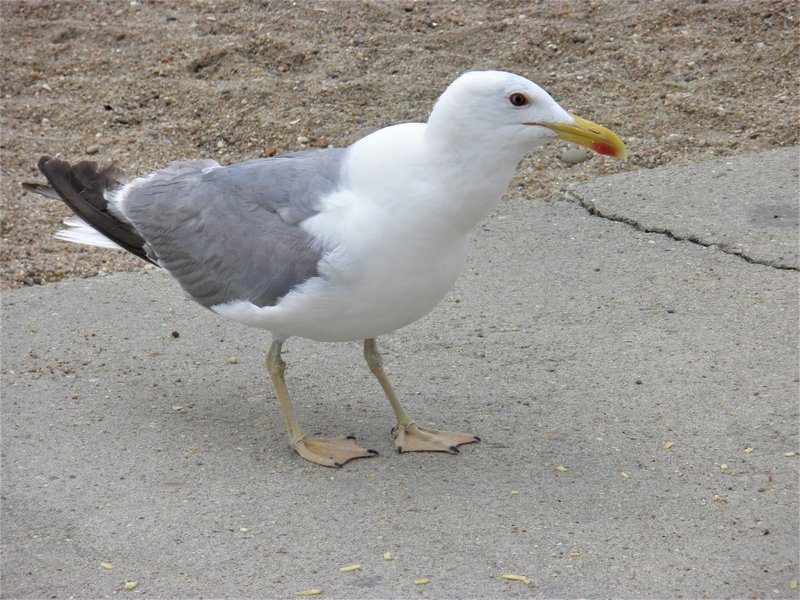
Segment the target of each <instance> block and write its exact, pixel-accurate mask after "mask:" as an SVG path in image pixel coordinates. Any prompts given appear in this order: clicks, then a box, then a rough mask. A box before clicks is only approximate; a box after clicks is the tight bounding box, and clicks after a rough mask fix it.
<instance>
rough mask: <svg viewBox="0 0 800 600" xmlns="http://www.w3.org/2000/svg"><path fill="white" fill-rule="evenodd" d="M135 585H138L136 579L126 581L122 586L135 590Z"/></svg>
mask: <svg viewBox="0 0 800 600" xmlns="http://www.w3.org/2000/svg"><path fill="white" fill-rule="evenodd" d="M137 585H139V582H138V581H126V582H125V585H124V586H123V587H124V588H125V589H126V590H135V589H136V586H137Z"/></svg>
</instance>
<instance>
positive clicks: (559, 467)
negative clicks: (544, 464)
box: [555, 465, 569, 473]
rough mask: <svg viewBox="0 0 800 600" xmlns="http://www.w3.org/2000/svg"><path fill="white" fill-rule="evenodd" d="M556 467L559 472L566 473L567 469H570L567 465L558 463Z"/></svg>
mask: <svg viewBox="0 0 800 600" xmlns="http://www.w3.org/2000/svg"><path fill="white" fill-rule="evenodd" d="M555 469H556V471H558V472H559V473H566V472H567V471H569V469H568V468H567V467H563V466H561V465H556V467H555Z"/></svg>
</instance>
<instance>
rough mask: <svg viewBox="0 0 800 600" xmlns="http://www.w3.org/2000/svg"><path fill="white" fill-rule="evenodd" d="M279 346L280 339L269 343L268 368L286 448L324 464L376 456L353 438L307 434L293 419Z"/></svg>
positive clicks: (341, 462) (284, 365)
mask: <svg viewBox="0 0 800 600" xmlns="http://www.w3.org/2000/svg"><path fill="white" fill-rule="evenodd" d="M282 345H283V344H282V342H281V341H279V340H275V341H273V342H272V346H270V349H269V352H268V353H267V371H268V372H269V376H270V379H272V385H273V386H274V387H275V394H276V395H277V396H278V402H279V403H280V405H281V412H282V413H283V420H284V421H286V427H287V428H288V429H289V447H291V448H292V449H293V450H294V451H295V452H297V453H298V454H299V455H300V456H302V457H303V458H305V459H306V460H309V461H311V462H313V463H317V464H318V465H323V466H326V467H341V466H342V465H343V464H345V463H346V462H348V461H350V460H353V459H354V458H366V457H370V456H375V455H377V454H378V453H377V452H376V451H375V450H368V449H366V448H362V447H361V446H359V445H358V444H356V443H355V441H354V438H352V437H339V438H321V437H309V436H308V435H306V433H305V432H304V431H303V428H302V427H300V425H299V424H298V422H297V419H295V417H294V411H293V410H292V405H291V404H290V403H289V392H288V390H287V389H286V380H285V379H284V373H285V371H286V363H285V362H283V359H282V358H281V346H282Z"/></svg>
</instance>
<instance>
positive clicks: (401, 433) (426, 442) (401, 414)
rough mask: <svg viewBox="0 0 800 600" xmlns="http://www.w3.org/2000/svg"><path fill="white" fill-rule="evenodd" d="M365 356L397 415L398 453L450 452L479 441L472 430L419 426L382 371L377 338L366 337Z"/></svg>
mask: <svg viewBox="0 0 800 600" xmlns="http://www.w3.org/2000/svg"><path fill="white" fill-rule="evenodd" d="M364 358H365V359H367V365H369V370H370V371H372V374H373V375H375V378H376V379H377V380H378V383H380V384H381V387H382V388H383V392H384V393H385V394H386V397H387V398H388V399H389V404H391V405H392V410H393V411H394V414H395V416H396V417H397V425H395V426H394V428H393V429H392V434H393V435H394V445H395V448H397V451H398V452H449V453H450V454H457V453H458V446H460V445H461V444H471V443H472V442H479V441H480V438H479V437H478V436H475V435H472V434H471V433H462V432H460V431H441V430H439V429H431V428H430V427H423V426H421V425H417V424H416V423H415V422H414V420H413V419H412V418H411V417H410V416H408V413H407V412H406V411H405V409H404V408H403V406H402V405H401V404H400V401H399V400H398V399H397V396H396V395H395V393H394V389H392V384H391V383H389V379H388V378H387V377H386V373H385V372H384V371H383V359H382V358H381V355H380V352H378V347H377V345H376V344H375V338H370V339H368V340H364Z"/></svg>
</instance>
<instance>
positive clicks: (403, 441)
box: [392, 423, 481, 454]
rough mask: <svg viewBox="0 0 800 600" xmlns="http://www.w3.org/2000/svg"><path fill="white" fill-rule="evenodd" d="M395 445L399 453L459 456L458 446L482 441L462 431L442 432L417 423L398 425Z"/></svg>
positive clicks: (393, 430)
mask: <svg viewBox="0 0 800 600" xmlns="http://www.w3.org/2000/svg"><path fill="white" fill-rule="evenodd" d="M392 435H394V445H395V448H397V451H398V452H399V453H401V454H402V453H403V452H448V453H450V454H458V453H459V450H458V446H461V445H462V444H472V443H473V442H479V441H481V438H479V437H478V436H476V435H472V434H471V433H462V432H461V431H442V430H440V429H432V428H430V427H422V426H420V425H417V424H416V423H408V424H407V425H399V424H398V425H396V426H395V427H394V428H393V429H392Z"/></svg>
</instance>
